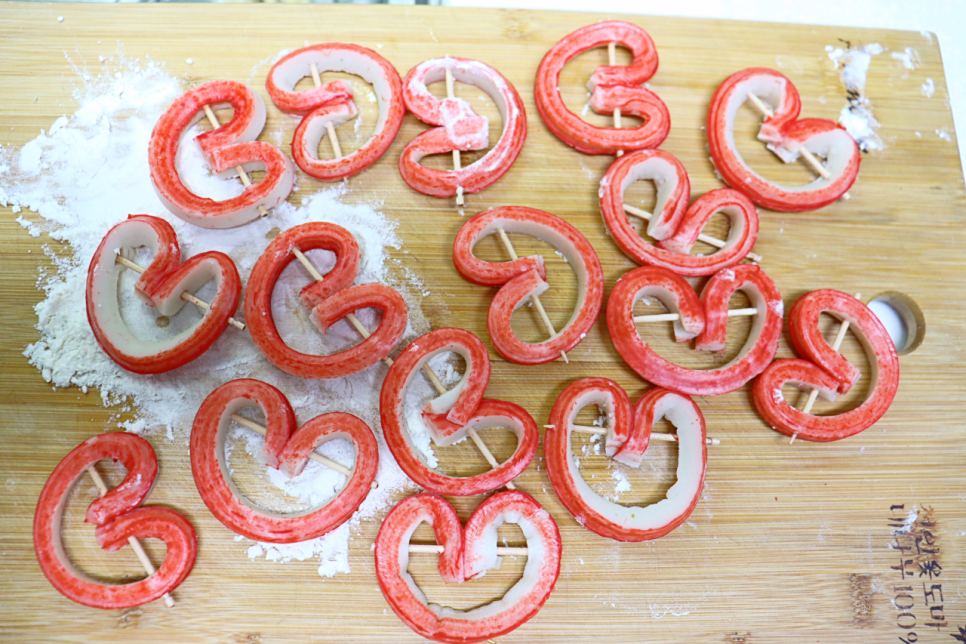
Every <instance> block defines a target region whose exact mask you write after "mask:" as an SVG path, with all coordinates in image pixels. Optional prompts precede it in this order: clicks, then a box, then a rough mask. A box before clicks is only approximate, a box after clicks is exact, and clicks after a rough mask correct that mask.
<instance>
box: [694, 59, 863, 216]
mask: <svg viewBox="0 0 966 644" xmlns="http://www.w3.org/2000/svg"><path fill="white" fill-rule="evenodd" d="M749 94H753V95H755V96H757V97H758V98H760V99H762V100H763V101H765V102H766V103H768V104H769V105H771V106H772V111H773V115H772V116H769V117H767V118H766V119H765V122H764V123H763V124H762V126H761V130H760V131H759V132H758V139H759V140H761V141H765V142H767V143H768V146H767V147H768V149H769V150H771V151H772V152H774V153H775V154H776V155H777V156H778V158H780V159H781V160H782V161H784V162H785V163H791V162H793V161H795V160H797V159H798V157H799V155H800V154H801V153H802V149H803V148H804V149H806V150H808V151H809V152H811V153H813V154H814V155H817V156H820V157H824V158H825V160H826V162H825V170H826V171H827V172H828V174H829V178H827V179H825V178H821V177H820V178H817V179H815V180H814V181H812V182H811V183H808V184H806V185H803V186H785V185H781V184H777V183H775V182H773V181H769V180H768V179H766V178H764V177H763V176H761V175H760V174H758V173H757V172H755V171H754V170H752V169H751V167H750V166H749V165H748V164H747V162H745V160H744V158H742V156H741V153H740V152H738V148H737V146H736V145H735V116H736V115H737V113H738V109H739V108H740V107H741V105H742V104H743V103H744V102H745V101H746V100H748V95H749ZM801 109H802V102H801V99H800V98H799V96H798V90H796V89H795V86H794V85H793V84H792V82H791V81H790V80H789V79H788V78H786V77H785V76H784V75H782V74H780V73H779V72H776V71H775V70H773V69H767V68H764V67H752V68H749V69H745V70H742V71H740V72H736V73H734V74H732V75H731V76H729V77H728V78H727V79H726V80H725V82H723V83H722V84H721V86H720V87H718V89H717V91H715V93H714V97H713V98H712V99H711V106H710V107H709V108H708V126H707V131H708V149H709V150H710V152H711V160H712V162H713V163H714V165H715V167H716V168H717V169H718V172H719V173H720V174H721V177H722V179H724V181H725V183H727V184H728V185H729V186H731V187H732V188H734V189H735V190H740V191H741V192H743V193H745V194H746V195H748V196H749V197H750V198H751V200H752V201H754V202H755V203H756V204H758V205H760V206H763V207H765V208H769V209H771V210H779V211H782V212H802V211H806V210H816V209H818V208H822V207H823V206H827V205H829V204H830V203H832V202H834V201H835V200H836V199H838V198H839V197H841V196H842V195H844V194H845V193H846V192H848V190H849V188H850V187H851V186H852V184H853V183H855V178H856V177H857V176H858V174H859V162H860V161H861V155H860V154H859V146H858V145H857V144H856V142H855V139H853V138H852V136H851V135H850V134H849V133H848V132H846V131H845V129H844V128H842V127H841V126H840V125H838V124H837V123H835V122H834V121H830V120H828V119H799V118H798V114H799V112H800V111H801Z"/></svg>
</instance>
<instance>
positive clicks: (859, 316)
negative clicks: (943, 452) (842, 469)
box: [754, 289, 899, 441]
mask: <svg viewBox="0 0 966 644" xmlns="http://www.w3.org/2000/svg"><path fill="white" fill-rule="evenodd" d="M825 312H828V313H831V314H832V315H833V316H835V317H837V318H838V319H840V320H842V321H843V325H844V324H848V325H849V328H851V329H853V330H858V331H859V332H861V336H860V339H861V340H862V346H863V348H864V349H865V352H866V355H867V356H868V358H869V365H870V367H871V370H872V373H871V375H872V382H871V385H870V388H869V395H868V397H867V398H866V400H865V402H863V403H862V404H861V405H859V406H858V407H856V408H855V409H853V410H851V411H847V412H845V413H843V414H837V415H835V416H813V415H811V414H809V413H808V411H810V409H809V410H803V411H798V410H796V409H794V408H793V407H791V406H790V405H789V404H788V403H787V402H786V401H785V398H784V396H783V395H782V387H784V386H785V384H786V383H793V384H795V385H797V386H798V387H800V388H802V389H812V390H814V391H817V392H818V395H820V396H822V397H823V398H826V399H828V400H835V398H836V396H837V395H838V394H845V393H848V392H849V390H850V389H851V388H852V385H854V384H855V383H856V381H857V380H858V379H859V376H860V375H861V374H860V372H859V370H858V369H857V368H856V367H855V366H854V365H853V364H851V363H850V362H849V361H848V360H846V359H845V357H844V356H842V355H841V354H840V353H839V352H838V351H837V349H838V347H832V346H829V343H828V342H826V340H825V338H824V337H822V333H821V331H820V330H819V328H818V320H819V316H821V314H822V313H825ZM788 326H789V329H790V330H791V336H792V343H793V344H794V346H795V350H796V351H797V352H798V354H799V355H801V356H802V357H803V358H805V359H804V360H802V359H796V360H776V361H775V362H773V363H772V364H770V365H769V366H768V368H767V369H765V371H764V372H763V373H762V374H761V375H760V376H759V377H758V379H757V380H756V381H755V386H754V401H755V406H756V407H757V408H758V413H760V414H761V416H762V418H764V419H765V422H767V423H768V424H769V425H771V426H772V428H774V429H776V430H778V431H779V432H781V433H783V434H786V435H789V436H798V437H800V438H804V439H805V440H811V441H836V440H841V439H843V438H848V437H849V436H853V435H855V434H858V433H859V432H861V431H863V430H865V429H867V428H868V427H871V426H872V425H874V424H875V423H876V422H878V420H879V419H880V418H882V416H883V415H884V414H885V413H886V411H887V410H888V409H889V405H891V404H892V400H893V399H894V398H895V396H896V391H898V389H899V356H898V355H897V354H896V349H895V345H894V344H893V343H892V338H890V337H889V334H888V332H887V331H886V330H885V327H883V326H882V323H881V322H880V321H879V319H878V318H877V317H876V316H875V314H874V313H873V312H872V311H870V310H869V308H868V307H867V306H865V304H863V303H862V302H860V301H859V300H858V299H856V298H854V297H852V296H851V295H848V294H846V293H842V292H840V291H833V290H830V289H823V290H819V291H812V292H811V293H809V294H807V295H804V296H802V297H801V298H799V300H798V301H797V302H795V305H794V306H793V307H792V310H791V312H790V313H789V316H788Z"/></svg>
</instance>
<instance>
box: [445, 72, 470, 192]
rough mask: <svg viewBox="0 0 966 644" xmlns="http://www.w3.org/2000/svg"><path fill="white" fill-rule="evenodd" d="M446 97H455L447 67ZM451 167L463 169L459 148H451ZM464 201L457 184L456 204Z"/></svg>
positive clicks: (461, 188) (453, 86)
mask: <svg viewBox="0 0 966 644" xmlns="http://www.w3.org/2000/svg"><path fill="white" fill-rule="evenodd" d="M446 97H447V98H456V87H455V83H454V82H453V72H452V71H450V69H449V68H448V67H447V68H446ZM453 169H454V170H457V171H459V170H462V169H463V161H462V160H461V159H460V151H459V150H453ZM465 203H466V201H465V200H464V199H463V186H457V187H456V205H457V206H462V205H464V204H465Z"/></svg>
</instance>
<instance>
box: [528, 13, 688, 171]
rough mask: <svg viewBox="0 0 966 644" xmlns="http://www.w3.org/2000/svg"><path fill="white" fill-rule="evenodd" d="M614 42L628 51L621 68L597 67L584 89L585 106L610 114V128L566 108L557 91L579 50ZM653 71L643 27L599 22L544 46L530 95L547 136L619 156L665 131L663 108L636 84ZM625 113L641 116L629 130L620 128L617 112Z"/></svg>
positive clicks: (651, 144)
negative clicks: (587, 97) (587, 95)
mask: <svg viewBox="0 0 966 644" xmlns="http://www.w3.org/2000/svg"><path fill="white" fill-rule="evenodd" d="M615 42H616V43H620V44H623V45H624V46H626V47H627V48H628V49H630V51H631V56H632V57H633V60H632V61H631V64H630V65H628V66H627V67H619V66H616V65H615V64H614V58H613V55H611V57H610V65H606V66H605V65H602V66H600V67H598V68H597V70H596V71H595V72H594V74H593V76H591V77H590V81H589V82H588V83H587V88H588V89H589V90H590V91H591V92H592V94H591V97H590V106H591V107H592V108H593V110H594V111H595V112H597V113H598V114H608V115H609V114H614V116H615V126H614V127H613V128H606V127H595V126H593V125H590V124H589V123H587V122H586V121H584V120H583V119H581V118H580V117H579V116H577V115H576V114H574V113H573V112H571V111H570V110H569V109H568V108H567V106H566V105H565V104H564V101H563V97H562V96H561V95H560V73H561V72H562V71H563V68H564V66H565V65H566V64H567V63H568V62H569V61H570V60H572V59H573V58H575V57H576V56H578V55H579V54H581V53H583V52H585V51H587V50H589V49H593V48H594V47H602V46H604V45H608V46H609V47H610V49H611V53H612V54H613V45H612V43H615ZM655 73H657V48H656V47H655V46H654V41H653V40H651V37H650V36H649V35H648V34H647V32H646V31H644V30H643V29H641V28H640V27H638V26H637V25H632V24H630V23H628V22H621V21H618V20H605V21H601V22H596V23H594V24H592V25H587V26H585V27H581V28H580V29H578V30H577V31H574V32H573V33H570V34H568V35H566V36H564V37H563V38H562V39H561V40H560V42H558V43H557V44H556V45H554V46H553V47H551V48H550V51H548V52H547V54H546V55H545V56H544V57H543V60H542V61H541V62H540V67H539V68H538V69H537V78H536V81H535V83H534V88H533V93H534V98H535V99H536V103H537V110H538V111H539V112H540V116H541V117H542V118H543V122H544V123H546V125H547V128H549V129H550V131H551V132H553V134H554V135H555V136H556V137H557V138H558V139H560V140H561V141H563V142H564V143H566V144H567V145H569V146H571V147H572V148H575V149H577V150H579V151H580V152H583V153H585V154H618V155H620V154H622V153H624V152H628V151H631V150H641V149H646V148H656V147H658V146H659V145H661V143H663V142H664V139H666V138H667V135H668V132H670V130H671V116H670V114H669V113H668V109H667V106H666V105H665V104H664V101H662V100H661V99H660V98H658V96H657V95H656V94H654V93H653V92H651V91H650V90H648V89H645V88H643V87H641V85H643V84H644V83H645V82H647V81H648V80H650V78H651V77H652V76H654V74H655ZM622 114H630V115H633V116H637V117H639V118H641V119H644V123H643V124H642V125H640V126H638V127H634V128H621V127H620V116H621V115H622Z"/></svg>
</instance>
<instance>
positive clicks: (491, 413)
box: [379, 328, 540, 496]
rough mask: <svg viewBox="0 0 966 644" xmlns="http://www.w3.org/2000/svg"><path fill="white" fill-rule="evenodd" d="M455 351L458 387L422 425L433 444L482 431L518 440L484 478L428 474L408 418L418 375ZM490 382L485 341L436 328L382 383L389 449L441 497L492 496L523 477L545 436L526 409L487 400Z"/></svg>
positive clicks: (436, 403)
mask: <svg viewBox="0 0 966 644" xmlns="http://www.w3.org/2000/svg"><path fill="white" fill-rule="evenodd" d="M448 351H453V352H455V353H458V354H459V355H460V356H462V357H463V359H464V360H465V362H466V370H465V372H464V373H463V377H462V378H461V379H460V381H459V383H458V384H457V385H456V386H455V387H453V388H452V389H450V390H449V391H446V392H445V393H443V394H441V395H440V396H438V397H437V398H434V399H433V400H431V401H429V403H427V404H426V406H425V407H424V408H423V411H422V414H421V417H420V420H421V422H423V423H424V424H425V426H426V427H427V428H428V429H429V431H430V435H431V436H432V438H433V442H434V443H435V444H436V445H439V446H448V445H452V444H454V443H456V442H458V441H460V440H462V439H463V438H464V437H465V436H466V435H467V433H468V432H470V431H474V432H475V431H476V430H477V429H480V428H483V427H494V426H496V427H506V428H508V429H509V430H510V431H511V432H513V433H514V434H516V436H517V448H516V450H515V451H514V452H513V455H512V456H511V457H510V459H509V460H507V461H506V462H505V463H502V464H500V465H496V464H495V463H494V468H493V469H492V470H490V471H488V472H485V473H483V474H478V475H476V476H468V477H456V476H446V475H445V474H440V473H439V472H436V471H434V470H431V469H429V468H428V467H427V466H426V465H425V464H424V463H423V462H422V460H421V459H420V458H419V456H418V455H417V453H416V451H415V447H414V446H413V444H412V439H411V437H410V432H409V428H408V426H407V424H408V422H410V418H409V417H407V415H406V394H407V392H408V390H409V385H410V383H411V382H412V381H413V379H414V378H415V377H416V374H417V372H419V371H420V370H422V369H423V368H424V365H426V364H427V363H428V362H429V361H430V360H431V359H432V358H433V357H434V356H436V355H438V354H440V353H444V352H448ZM489 380H490V358H489V356H488V355H487V353H486V347H485V346H484V345H483V342H482V341H481V340H480V339H479V338H477V337H476V336H475V335H473V334H472V333H470V332H469V331H464V330H462V329H449V328H444V329H437V330H435V331H431V332H429V333H427V334H426V335H423V336H421V337H419V338H417V339H416V340H414V341H413V342H411V343H410V344H409V345H408V346H407V347H406V348H405V349H403V351H402V353H400V354H399V357H397V358H396V360H395V362H394V363H393V365H392V367H390V368H389V373H388V374H386V379H385V380H384V381H383V383H382V392H381V394H380V397H379V415H380V418H381V420H382V431H383V435H384V436H385V439H386V444H387V445H388V446H389V450H390V451H391V452H392V455H393V456H394V457H395V459H396V462H397V463H398V464H399V467H400V468H401V469H402V470H403V472H405V473H406V475H407V476H409V478H411V479H412V480H414V481H415V482H416V483H417V484H418V485H420V486H422V487H424V488H426V489H427V490H429V491H431V492H436V493H437V494H446V495H453V496H472V495H474V494H482V493H484V492H490V491H492V490H495V489H497V488H499V487H501V486H503V485H507V484H508V483H509V482H510V481H512V480H513V479H514V478H516V477H517V476H519V475H520V473H521V472H523V470H525V469H526V468H527V466H528V465H529V464H530V461H532V460H533V456H534V454H536V451H537V445H538V444H539V442H540V434H539V431H538V430H537V425H536V423H534V421H533V418H531V417H530V415H529V414H528V413H527V412H526V410H525V409H523V408H522V407H519V406H517V405H514V404H513V403H509V402H504V401H501V400H485V399H484V398H483V394H484V392H485V391H486V386H487V383H488V382H489Z"/></svg>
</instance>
